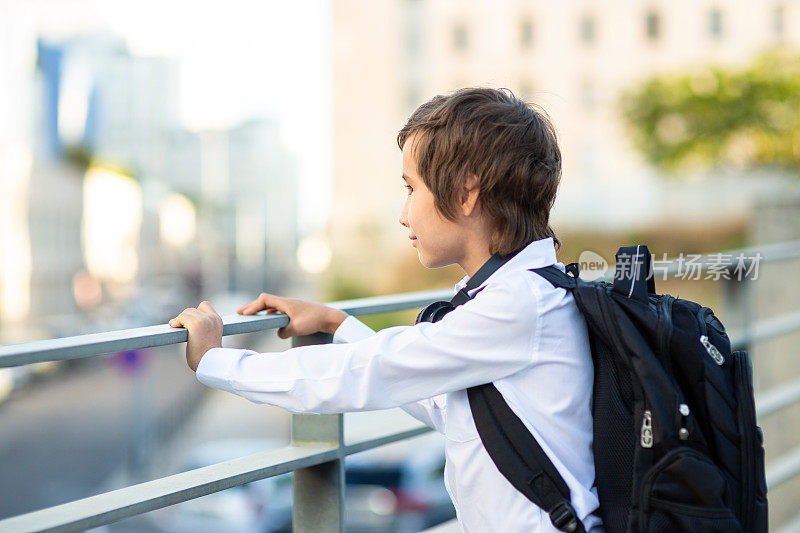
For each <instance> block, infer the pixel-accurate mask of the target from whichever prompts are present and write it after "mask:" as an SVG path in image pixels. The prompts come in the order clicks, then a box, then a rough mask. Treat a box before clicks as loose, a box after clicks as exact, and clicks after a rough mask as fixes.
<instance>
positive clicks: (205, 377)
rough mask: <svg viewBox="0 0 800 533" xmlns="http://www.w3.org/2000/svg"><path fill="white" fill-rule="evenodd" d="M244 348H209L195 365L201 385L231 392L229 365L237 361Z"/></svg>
mask: <svg viewBox="0 0 800 533" xmlns="http://www.w3.org/2000/svg"><path fill="white" fill-rule="evenodd" d="M243 351H245V350H241V349H236V348H211V349H210V350H208V351H207V352H206V353H205V355H203V357H202V358H201V359H200V363H199V364H198V365H197V372H196V375H197V379H198V380H199V381H200V383H202V384H203V385H207V386H209V387H214V388H215V389H220V390H224V391H228V392H233V387H232V386H231V385H230V382H229V379H228V378H229V376H230V374H231V366H232V365H233V364H234V363H235V362H236V361H238V360H239V359H240V358H241V356H242V352H243Z"/></svg>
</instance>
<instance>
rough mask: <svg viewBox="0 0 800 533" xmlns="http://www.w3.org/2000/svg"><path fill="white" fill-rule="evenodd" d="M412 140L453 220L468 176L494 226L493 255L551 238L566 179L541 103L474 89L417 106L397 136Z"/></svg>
mask: <svg viewBox="0 0 800 533" xmlns="http://www.w3.org/2000/svg"><path fill="white" fill-rule="evenodd" d="M414 134H419V135H417V136H416V137H415V140H414V145H415V146H414V151H415V156H416V164H417V170H418V171H419V174H420V176H421V178H422V180H423V181H424V182H425V185H426V186H427V187H428V189H430V190H431V192H432V193H433V196H434V205H435V206H436V209H438V210H439V212H440V213H441V214H442V215H443V216H444V217H446V218H447V219H448V220H451V221H455V220H456V219H457V212H458V211H457V209H458V206H459V205H460V202H461V201H462V200H463V198H461V191H462V190H463V185H464V183H465V181H466V178H467V176H469V175H470V174H474V175H475V176H477V177H478V180H479V195H478V197H479V199H480V200H479V201H480V202H481V208H482V209H483V211H484V212H485V213H486V214H487V215H488V218H489V221H490V222H489V223H490V224H491V230H490V231H491V235H492V237H491V242H490V253H492V254H494V253H499V254H500V255H507V254H510V253H512V252H515V251H517V250H519V249H521V248H524V247H525V246H526V245H527V244H529V243H530V242H532V241H535V240H539V239H544V238H547V237H552V238H553V242H554V243H555V245H556V247H557V248H560V247H561V241H559V240H558V238H557V237H556V235H555V232H554V231H553V229H552V228H551V227H550V224H549V219H550V209H551V208H552V207H553V203H554V202H555V198H556V191H557V189H558V185H559V181H560V179H561V151H560V150H559V148H558V143H557V141H556V132H555V129H554V128H553V125H552V124H551V122H550V120H549V119H548V118H547V115H546V114H545V112H544V111H543V110H541V108H536V107H534V106H533V105H531V104H528V103H526V102H524V101H522V100H520V99H519V98H517V97H515V96H514V94H513V93H512V92H511V91H509V90H507V89H502V90H498V89H489V88H468V89H461V90H459V91H456V92H454V93H452V94H449V95H438V96H434V97H433V98H431V99H430V100H429V101H428V102H426V103H424V104H422V105H421V106H419V107H418V108H417V109H416V110H415V111H414V112H413V113H412V114H411V117H409V119H408V122H406V125H405V126H403V128H402V129H401V130H400V132H399V133H398V134H397V144H398V145H399V146H400V149H401V150H402V149H403V145H405V143H406V140H408V138H409V137H411V136H412V135H414Z"/></svg>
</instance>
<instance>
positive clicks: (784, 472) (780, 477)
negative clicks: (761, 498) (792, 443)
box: [767, 446, 800, 489]
mask: <svg viewBox="0 0 800 533" xmlns="http://www.w3.org/2000/svg"><path fill="white" fill-rule="evenodd" d="M799 473H800V446H798V447H796V448H794V449H792V450H791V451H790V452H788V453H786V454H784V455H782V456H780V457H779V458H777V459H775V460H774V461H773V462H772V463H771V464H769V465H767V488H768V489H774V488H776V487H778V486H779V485H782V484H784V483H786V482H787V481H789V480H790V479H792V478H794V477H795V476H797V474H799Z"/></svg>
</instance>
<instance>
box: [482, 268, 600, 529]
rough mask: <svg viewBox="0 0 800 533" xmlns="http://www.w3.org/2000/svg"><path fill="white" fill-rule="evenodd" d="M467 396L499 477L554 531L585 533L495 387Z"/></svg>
mask: <svg viewBox="0 0 800 533" xmlns="http://www.w3.org/2000/svg"><path fill="white" fill-rule="evenodd" d="M556 270H557V269H556ZM467 396H468V398H469V406H470V409H471V410H472V417H473V418H474V420H475V427H476V428H477V429H478V434H479V435H480V437H481V441H482V442H483V445H484V447H485V448H486V451H487V452H488V453H489V457H491V458H492V461H493V462H494V464H495V465H496V466H497V469H498V470H500V473H501V474H503V476H504V477H505V478H506V479H507V480H508V481H509V482H510V483H511V484H512V485H513V486H514V487H515V488H516V489H517V490H518V491H520V492H521V493H522V494H524V495H525V497H527V498H528V499H529V500H530V501H532V502H533V503H535V504H536V505H538V506H539V507H541V508H542V509H544V510H545V511H547V513H548V514H549V515H550V520H551V521H552V522H553V525H554V526H555V527H556V528H557V529H559V530H560V531H565V532H568V533H585V529H584V526H583V523H582V522H581V521H580V519H579V518H578V516H577V514H575V509H574V508H573V507H572V504H571V503H570V492H569V487H568V486H567V484H566V482H565V481H564V478H562V477H561V474H559V473H558V470H556V467H555V466H554V465H553V463H552V461H550V459H549V458H548V457H547V455H546V454H545V452H544V450H542V447H541V446H540V445H539V443H538V442H537V441H536V438H535V437H534V436H533V435H531V433H530V431H528V428H527V427H525V424H524V423H523V422H522V420H520V419H519V417H517V415H516V414H514V412H513V411H512V410H511V408H510V407H509V406H508V404H507V403H506V401H505V400H504V399H503V396H502V395H501V394H500V391H498V390H497V387H495V386H494V384H493V383H486V384H484V385H478V386H475V387H470V388H469V389H467Z"/></svg>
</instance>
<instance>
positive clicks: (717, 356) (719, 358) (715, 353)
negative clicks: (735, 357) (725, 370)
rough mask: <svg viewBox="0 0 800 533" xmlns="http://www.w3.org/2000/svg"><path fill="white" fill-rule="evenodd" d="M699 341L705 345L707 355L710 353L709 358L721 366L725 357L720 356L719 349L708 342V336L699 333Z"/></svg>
mask: <svg viewBox="0 0 800 533" xmlns="http://www.w3.org/2000/svg"><path fill="white" fill-rule="evenodd" d="M700 343H701V344H702V345H703V346H705V347H706V351H707V352H708V355H710V356H711V358H712V359H714V362H715V363H717V364H718V365H719V366H722V365H723V364H724V363H725V358H724V357H723V356H722V354H721V353H719V350H717V347H716V346H714V345H713V344H711V343H710V342H708V337H706V336H705V335H700Z"/></svg>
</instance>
